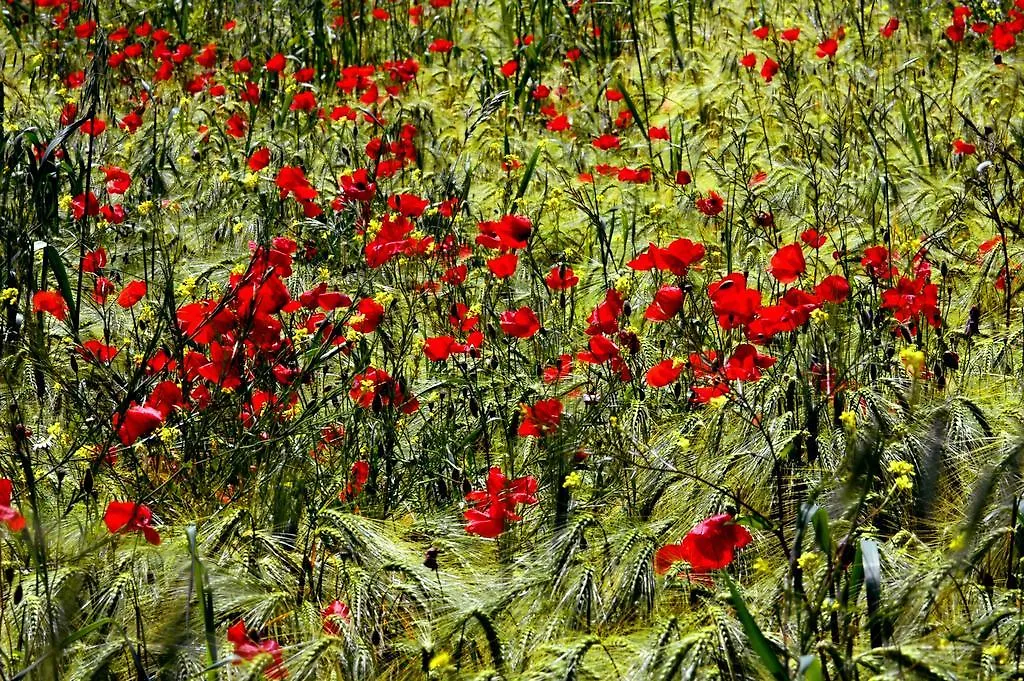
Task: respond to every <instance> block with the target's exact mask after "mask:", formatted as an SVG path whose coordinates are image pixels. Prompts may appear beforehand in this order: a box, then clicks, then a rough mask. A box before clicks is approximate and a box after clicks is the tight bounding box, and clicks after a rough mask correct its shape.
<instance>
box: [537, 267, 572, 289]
mask: <svg viewBox="0 0 1024 681" xmlns="http://www.w3.org/2000/svg"><path fill="white" fill-rule="evenodd" d="M544 283H545V284H547V285H548V288H550V289H552V290H554V291H564V290H566V289H570V288H572V287H573V286H575V285H576V284H578V283H580V278H579V277H577V276H576V273H575V272H573V271H572V268H571V267H567V266H565V265H555V266H554V267H552V268H551V271H550V272H548V275H547V276H546V277H544Z"/></svg>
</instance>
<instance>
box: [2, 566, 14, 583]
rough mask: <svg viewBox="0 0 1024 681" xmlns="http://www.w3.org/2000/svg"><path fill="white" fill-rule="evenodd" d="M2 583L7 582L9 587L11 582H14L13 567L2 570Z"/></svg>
mask: <svg viewBox="0 0 1024 681" xmlns="http://www.w3.org/2000/svg"><path fill="white" fill-rule="evenodd" d="M4 581H5V582H7V585H8V586H10V584H11V582H13V581H14V568H13V567H6V568H4Z"/></svg>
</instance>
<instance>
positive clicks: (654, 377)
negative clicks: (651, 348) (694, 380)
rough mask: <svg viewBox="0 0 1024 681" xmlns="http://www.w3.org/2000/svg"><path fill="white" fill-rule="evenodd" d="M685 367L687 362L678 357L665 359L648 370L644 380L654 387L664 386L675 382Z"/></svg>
mask: <svg viewBox="0 0 1024 681" xmlns="http://www.w3.org/2000/svg"><path fill="white" fill-rule="evenodd" d="M685 367H686V363H685V362H681V361H679V360H677V359H664V360H662V361H660V362H658V363H657V364H655V365H654V366H652V367H651V368H650V369H648V370H647V373H646V374H645V375H644V381H645V382H646V383H647V385H649V386H651V387H652V388H664V387H665V386H667V385H670V384H672V383H675V382H676V380H677V379H678V378H679V375H680V374H681V373H683V369H684V368H685Z"/></svg>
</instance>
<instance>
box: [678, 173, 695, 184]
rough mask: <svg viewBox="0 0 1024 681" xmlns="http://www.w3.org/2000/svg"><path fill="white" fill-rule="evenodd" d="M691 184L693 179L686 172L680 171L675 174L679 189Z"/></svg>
mask: <svg viewBox="0 0 1024 681" xmlns="http://www.w3.org/2000/svg"><path fill="white" fill-rule="evenodd" d="M691 182H693V178H692V177H690V173H688V172H686V171H685V170H680V171H679V172H677V173H676V184H677V185H679V186H680V187H685V186H686V185H688V184H690V183H691Z"/></svg>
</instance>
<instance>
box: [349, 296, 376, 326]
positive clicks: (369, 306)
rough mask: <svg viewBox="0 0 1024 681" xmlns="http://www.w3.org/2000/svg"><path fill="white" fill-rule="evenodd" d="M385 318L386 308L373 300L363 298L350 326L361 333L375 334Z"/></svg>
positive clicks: (350, 320)
mask: <svg viewBox="0 0 1024 681" xmlns="http://www.w3.org/2000/svg"><path fill="white" fill-rule="evenodd" d="M383 318H384V306H383V305H381V304H380V303H378V302H377V301H376V300H374V299H373V298H363V299H362V300H360V301H359V304H358V305H356V310H355V314H353V315H352V318H351V319H349V320H348V325H349V326H350V327H352V328H353V329H355V330H356V331H358V332H359V333H373V332H374V331H376V330H377V327H378V326H379V325H380V322H381V320H382V319H383Z"/></svg>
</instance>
